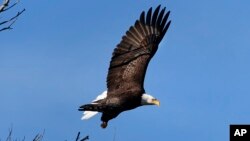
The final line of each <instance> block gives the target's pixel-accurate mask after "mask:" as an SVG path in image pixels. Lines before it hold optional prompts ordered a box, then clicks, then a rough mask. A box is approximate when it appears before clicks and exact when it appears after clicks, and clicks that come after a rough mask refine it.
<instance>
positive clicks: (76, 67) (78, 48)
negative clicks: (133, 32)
mask: <svg viewBox="0 0 250 141" xmlns="http://www.w3.org/2000/svg"><path fill="white" fill-rule="evenodd" d="M159 4H162V6H166V7H167V9H169V10H171V16H170V19H171V20H172V24H171V26H170V28H169V31H168V33H167V35H166V36H165V38H164V39H163V41H162V43H161V44H160V48H159V50H158V52H157V53H156V55H155V57H154V58H153V60H152V61H151V63H150V65H149V68H148V71H147V75H146V79H145V89H146V91H147V92H148V93H150V94H152V95H154V96H155V97H156V98H158V99H159V100H160V101H161V106H160V107H159V108H158V107H156V106H151V107H150V106H148V107H141V108H137V109H135V110H132V111H129V112H125V113H122V114H121V115H120V116H119V117H118V118H116V119H114V120H112V121H110V123H109V126H108V128H107V129H105V130H103V129H101V128H100V123H101V122H100V115H98V116H96V117H94V118H93V119H90V120H88V121H81V120H80V117H81V115H82V113H81V112H79V111H77V109H78V106H80V105H82V104H84V103H88V102H90V101H91V100H92V99H94V98H95V97H96V96H97V95H99V94H100V93H101V92H102V91H104V90H105V89H106V82H105V81H106V75H107V69H108V66H109V61H110V57H111V54H112V51H113V49H114V47H115V46H116V44H118V43H119V41H120V39H121V37H122V35H123V34H124V33H125V31H126V30H127V29H128V28H129V26H131V25H133V24H134V22H135V20H136V19H137V18H138V17H139V15H140V13H141V11H142V10H148V8H149V7H151V6H152V7H156V6H158V5H159ZM249 4H250V2H249V1H247V0H241V1H235V0H221V1H216V0H210V1H205V0H193V1H192V2H190V1H180V0H175V1H170V0H168V1H165V0H157V1H137V2H134V1H114V0H109V1H96V0H95V1H92V2H86V1H81V0H77V1H74V2H71V3H70V1H60V2H58V1H49V0H43V1H25V0H22V1H21V2H20V4H19V5H18V6H17V7H15V8H14V9H12V10H10V11H9V12H8V14H6V15H5V16H6V17H8V16H11V15H13V14H15V12H17V11H18V10H21V9H22V8H26V10H27V11H25V13H23V15H21V17H20V18H19V19H18V21H17V22H16V23H15V25H14V29H13V30H11V31H5V32H1V33H0V43H1V44H0V113H1V118H0V125H1V126H0V138H1V139H5V137H6V136H7V134H8V129H9V128H10V127H11V126H13V130H14V137H16V138H20V139H21V138H23V136H25V137H26V139H27V140H31V139H32V138H33V137H34V136H35V134H37V133H41V132H43V130H45V136H44V140H49V141H53V140H54V141H60V140H66V139H67V140H74V139H75V137H76V135H77V132H78V131H81V134H82V136H84V135H89V136H90V139H91V140H93V141H97V140H99V141H100V140H107V141H108V140H113V137H114V134H116V141H127V140H135V139H140V140H145V141H151V140H159V141H163V140H171V141H181V140H193V141H198V140H203V141H223V140H228V138H229V134H228V132H229V124H237V123H239V124H244V123H245V124H247V123H248V124H249V123H250V112H249V107H250V103H249V99H250V88H249V83H250V67H249V64H250V56H249V54H250V48H249V46H250V41H249V37H250V28H249V25H250V19H249V13H250V9H249Z"/></svg>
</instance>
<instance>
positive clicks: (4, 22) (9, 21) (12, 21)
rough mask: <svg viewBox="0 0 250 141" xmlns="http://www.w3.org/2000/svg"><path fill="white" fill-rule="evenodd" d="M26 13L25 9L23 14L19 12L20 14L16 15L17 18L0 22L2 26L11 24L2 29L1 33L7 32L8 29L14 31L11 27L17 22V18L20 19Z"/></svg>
mask: <svg viewBox="0 0 250 141" xmlns="http://www.w3.org/2000/svg"><path fill="white" fill-rule="evenodd" d="M24 11H25V9H23V10H22V11H21V12H18V13H17V14H16V16H14V17H12V18H11V19H9V20H6V21H3V22H0V25H3V24H6V23H10V24H9V25H8V26H6V27H3V28H2V29H0V32H1V31H4V30H7V29H13V28H12V27H11V26H12V25H13V24H14V23H15V22H16V20H17V18H18V17H19V16H20V15H21V14H22V13H23V12H24Z"/></svg>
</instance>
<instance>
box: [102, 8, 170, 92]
mask: <svg viewBox="0 0 250 141" xmlns="http://www.w3.org/2000/svg"><path fill="white" fill-rule="evenodd" d="M169 14H170V11H168V12H167V13H166V14H165V8H163V9H162V10H161V11H160V5H159V6H158V7H157V8H156V9H155V11H154V12H153V13H152V7H151V8H150V9H149V10H148V12H147V14H146V15H145V12H144V11H143V12H142V13H141V16H140V19H138V20H136V22H135V24H134V26H131V27H130V29H129V30H128V31H127V32H126V35H125V36H123V37H122V40H121V42H120V43H119V44H118V45H117V47H116V48H115V49H114V52H113V56H112V58H111V62H110V66H109V72H108V76H107V88H108V93H116V92H117V91H129V90H131V89H137V90H142V91H144V88H143V83H144V77H145V73H146V69H147V66H148V63H149V61H150V59H151V58H152V57H153V56H154V54H155V52H156V51H157V48H158V45H159V43H160V41H161V40H162V38H163V37H164V35H165V33H166V32H167V30H168V27H169V25H170V23H171V21H169V22H167V20H168V17H169ZM145 16H146V17H145Z"/></svg>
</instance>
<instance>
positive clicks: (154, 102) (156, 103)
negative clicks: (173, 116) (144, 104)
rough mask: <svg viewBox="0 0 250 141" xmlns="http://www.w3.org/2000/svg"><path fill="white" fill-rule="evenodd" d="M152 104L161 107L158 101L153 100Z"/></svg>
mask: <svg viewBox="0 0 250 141" xmlns="http://www.w3.org/2000/svg"><path fill="white" fill-rule="evenodd" d="M152 103H153V104H154V105H157V106H160V101H159V100H157V99H153V100H152Z"/></svg>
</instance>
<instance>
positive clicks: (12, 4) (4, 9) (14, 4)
mask: <svg viewBox="0 0 250 141" xmlns="http://www.w3.org/2000/svg"><path fill="white" fill-rule="evenodd" d="M17 3H19V0H17V1H16V2H15V3H13V4H12V5H11V6H9V7H7V8H6V9H4V10H3V11H7V10H9V9H10V8H12V7H14V6H15V5H17Z"/></svg>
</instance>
